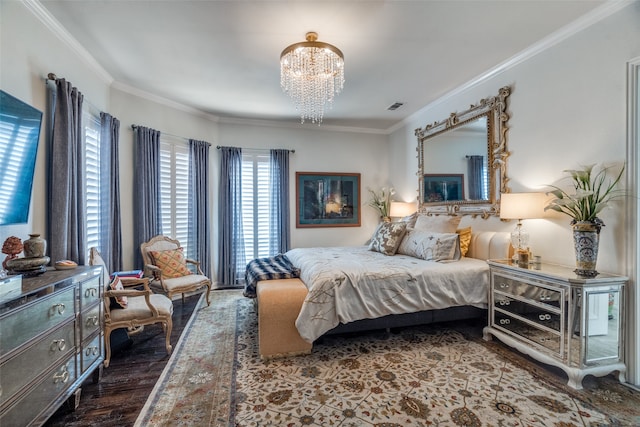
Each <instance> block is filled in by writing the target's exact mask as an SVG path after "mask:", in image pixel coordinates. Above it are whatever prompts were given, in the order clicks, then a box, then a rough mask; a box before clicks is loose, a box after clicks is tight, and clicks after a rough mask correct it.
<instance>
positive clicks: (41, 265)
mask: <svg viewBox="0 0 640 427" xmlns="http://www.w3.org/2000/svg"><path fill="white" fill-rule="evenodd" d="M7 240H9V239H7ZM5 243H6V242H5ZM13 246H15V245H13ZM46 249H47V242H46V240H44V239H43V238H41V237H40V235H39V234H29V238H28V239H27V240H25V241H24V242H22V251H24V257H23V258H18V257H13V258H12V259H8V260H7V261H6V266H7V268H9V269H10V270H11V271H12V272H13V273H14V274H22V275H24V276H34V275H37V274H42V273H44V272H45V271H46V269H45V265H47V264H49V261H50V258H49V257H48V256H46V255H45V254H44V253H45V250H46ZM18 253H19V252H18Z"/></svg>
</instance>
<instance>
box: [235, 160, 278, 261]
mask: <svg viewBox="0 0 640 427" xmlns="http://www.w3.org/2000/svg"><path fill="white" fill-rule="evenodd" d="M269 169H270V158H269V153H268V152H261V153H260V152H257V151H254V152H251V151H249V152H245V151H243V153H242V228H243V231H244V246H245V257H246V262H249V261H251V260H252V259H254V258H265V257H268V256H271V255H273V254H270V253H269V246H270V245H269V243H270V233H269V216H270V212H269V209H270V208H269V205H270V204H269V200H270V188H271V186H270V182H269V179H270V178H269V172H270V171H269Z"/></svg>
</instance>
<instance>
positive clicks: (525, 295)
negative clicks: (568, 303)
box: [493, 274, 564, 307]
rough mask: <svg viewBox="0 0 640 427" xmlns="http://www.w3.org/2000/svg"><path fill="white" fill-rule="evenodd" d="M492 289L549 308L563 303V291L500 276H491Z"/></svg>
mask: <svg viewBox="0 0 640 427" xmlns="http://www.w3.org/2000/svg"><path fill="white" fill-rule="evenodd" d="M493 289H494V291H497V292H502V293H505V294H510V295H513V296H515V297H520V298H521V299H527V300H530V301H536V302H539V303H541V304H546V305H549V306H551V307H554V306H555V307H558V305H559V304H561V303H562V302H563V301H564V291H563V290H562V289H553V288H549V287H544V286H539V285H536V284H533V283H527V282H524V281H520V280H516V279H511V278H508V277H504V276H502V275H500V274H494V275H493Z"/></svg>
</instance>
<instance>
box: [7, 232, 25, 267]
mask: <svg viewBox="0 0 640 427" xmlns="http://www.w3.org/2000/svg"><path fill="white" fill-rule="evenodd" d="M23 248H24V246H23V245H22V240H20V238H19V237H16V236H9V237H7V239H6V240H5V241H4V243H3V244H2V253H3V254H6V255H7V257H6V258H5V259H4V261H2V267H3V268H5V269H8V268H9V267H8V266H7V262H8V261H10V260H12V259H15V258H18V254H19V253H20V252H22V249H23Z"/></svg>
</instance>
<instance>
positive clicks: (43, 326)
mask: <svg viewBox="0 0 640 427" xmlns="http://www.w3.org/2000/svg"><path fill="white" fill-rule="evenodd" d="M74 299H75V288H73V287H70V288H69V289H65V290H63V291H60V292H58V293H55V294H52V295H51V296H46V297H44V298H41V299H38V300H36V301H35V302H34V303H32V304H28V305H26V306H24V307H21V308H19V309H17V310H15V311H14V312H12V313H9V314H6V315H4V316H2V317H1V318H0V323H1V324H2V327H1V328H0V357H4V356H5V355H6V354H7V353H10V352H11V351H12V350H14V349H15V348H16V347H18V346H20V345H22V344H24V343H26V342H27V341H29V340H30V339H32V338H34V337H36V336H37V335H39V334H41V333H43V332H45V331H46V330H47V329H50V328H52V327H54V326H55V325H57V324H60V323H62V322H64V321H66V320H68V319H72V318H73V317H74V316H75V312H74V308H75V307H74Z"/></svg>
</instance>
